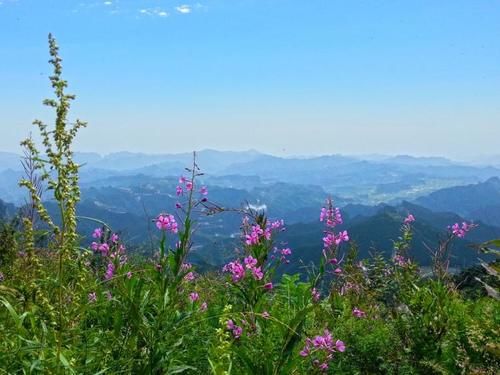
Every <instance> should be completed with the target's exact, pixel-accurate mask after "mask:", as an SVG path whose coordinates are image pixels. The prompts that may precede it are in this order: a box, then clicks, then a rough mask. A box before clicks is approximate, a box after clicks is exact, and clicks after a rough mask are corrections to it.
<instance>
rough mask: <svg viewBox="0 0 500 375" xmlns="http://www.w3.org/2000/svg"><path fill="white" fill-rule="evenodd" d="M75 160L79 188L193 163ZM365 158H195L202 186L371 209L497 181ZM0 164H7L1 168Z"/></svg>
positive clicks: (442, 162) (5, 191) (9, 158)
mask: <svg viewBox="0 0 500 375" xmlns="http://www.w3.org/2000/svg"><path fill="white" fill-rule="evenodd" d="M2 155H3V156H2ZM17 158H18V156H16V155H15V154H8V153H4V154H0V174H1V175H0V177H2V179H1V181H0V198H2V199H4V200H8V201H12V202H16V203H18V204H20V203H22V201H23V200H24V197H25V192H24V191H23V190H22V189H17V188H14V187H15V186H17V181H18V179H19V177H20V172H19V171H20V164H19V163H17V162H18V161H19V160H17ZM75 158H76V160H77V161H78V162H79V163H81V164H82V168H81V173H80V181H81V184H82V186H91V185H93V184H99V183H100V181H101V180H106V179H116V178H120V179H122V178H129V179H130V180H131V181H132V180H133V179H134V176H138V175H141V176H146V177H158V178H164V177H167V176H176V177H177V176H179V175H180V174H182V173H183V172H185V167H189V166H190V165H191V163H192V154H191V153H182V154H157V155H149V154H142V153H130V152H120V153H112V154H109V155H104V156H101V155H99V154H95V153H76V154H75ZM366 158H367V159H369V160H363V159H362V157H353V156H343V155H327V156H320V157H309V158H298V157H295V158H280V157H276V156H271V155H265V154H260V153H258V152H256V151H243V152H230V151H214V150H203V151H200V152H198V153H197V163H198V165H199V166H200V167H201V170H202V171H203V172H205V173H206V176H205V178H206V181H210V182H211V183H213V184H214V185H217V186H223V187H236V188H241V189H244V190H250V189H252V188H253V187H256V186H260V185H262V184H268V183H288V184H294V185H309V186H310V185H316V186H319V187H321V188H322V189H323V190H324V191H326V192H327V193H329V194H332V193H333V194H336V195H339V196H342V197H344V198H347V199H351V200H352V201H353V202H357V203H363V204H370V205H373V204H378V203H380V202H386V203H391V204H397V203H398V202H400V201H402V200H412V199H416V198H418V197H420V196H423V195H427V194H429V193H431V192H434V191H436V190H439V189H442V188H447V187H452V186H457V185H464V184H469V183H477V182H482V181H484V180H486V179H488V178H490V177H493V176H500V169H497V168H492V167H474V166H469V165H465V164H461V163H457V162H453V161H450V160H447V159H444V158H435V157H432V158H422V157H419V158H417V157H411V156H406V155H399V156H393V157H389V156H378V157H377V158H371V159H370V158H369V157H366ZM2 160H5V162H4V164H2ZM16 160H17V162H16ZM16 163H17V164H16ZM13 165H18V168H17V169H12V168H11V170H9V169H7V168H8V167H9V166H13Z"/></svg>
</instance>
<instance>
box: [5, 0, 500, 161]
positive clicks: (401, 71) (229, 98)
mask: <svg viewBox="0 0 500 375" xmlns="http://www.w3.org/2000/svg"><path fill="white" fill-rule="evenodd" d="M186 1H187V0H186ZM0 4H1V5H0V103H1V104H0V132H1V137H0V150H6V151H17V150H18V141H19V140H20V139H21V138H23V137H24V136H25V135H26V134H27V133H28V132H29V130H30V129H31V125H30V124H31V121H32V120H33V119H34V118H37V117H41V118H42V119H49V118H50V117H49V116H48V112H47V110H45V109H43V107H42V105H41V101H42V99H43V98H45V97H47V96H48V95H49V94H50V89H49V83H48V74H49V73H50V67H49V66H48V64H47V60H48V51H47V34H48V33H49V32H52V33H54V35H55V36H56V38H57V40H58V42H59V45H60V47H61V54H62V57H63V59H64V68H65V71H64V74H65V77H66V78H67V79H68V80H69V83H70V91H71V92H73V93H75V94H77V102H76V103H75V105H74V111H73V112H72V113H73V115H75V116H78V117H80V118H81V119H83V120H86V121H88V122H89V127H88V128H87V129H85V130H83V131H82V133H81V135H80V137H79V140H78V144H77V148H78V149H79V150H86V151H98V152H101V153H108V152H113V151H120V150H129V151H144V152H152V153H158V152H179V151H189V150H193V149H203V148H215V149H222V150H229V149H231V150H243V149H250V148H253V149H257V150H260V151H263V152H270V153H274V154H277V155H291V154H322V153H386V154H396V153H408V154H416V155H422V154H425V155H445V156H451V157H454V158H461V157H469V156H474V155H479V154H494V153H498V154H500V1H499V0H466V1H461V0H451V1H445V0H440V1H436V0H429V1H426V0H418V1H411V0H393V1H383V0H365V1H358V0H343V1H337V0H322V1H320V0H200V2H199V3H196V2H185V3H184V2H182V1H172V0H136V1H131V0H119V1H118V0H109V1H104V0H102V1H101V0H90V1H84V0H78V1H72V0H58V1H56V0H52V1H50V0H17V1H14V0H0Z"/></svg>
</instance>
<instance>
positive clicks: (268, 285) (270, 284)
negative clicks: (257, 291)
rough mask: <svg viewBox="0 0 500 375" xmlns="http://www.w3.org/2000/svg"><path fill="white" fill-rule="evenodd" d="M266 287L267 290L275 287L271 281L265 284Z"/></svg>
mask: <svg viewBox="0 0 500 375" xmlns="http://www.w3.org/2000/svg"><path fill="white" fill-rule="evenodd" d="M264 289H265V290H272V289H273V283H271V282H269V283H265V284H264Z"/></svg>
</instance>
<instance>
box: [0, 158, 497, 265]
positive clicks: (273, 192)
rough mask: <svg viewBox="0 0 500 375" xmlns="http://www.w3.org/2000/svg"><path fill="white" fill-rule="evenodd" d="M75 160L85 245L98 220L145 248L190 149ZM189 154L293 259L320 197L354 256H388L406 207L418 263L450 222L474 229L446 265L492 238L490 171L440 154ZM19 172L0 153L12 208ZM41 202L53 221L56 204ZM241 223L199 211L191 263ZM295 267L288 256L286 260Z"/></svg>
mask: <svg viewBox="0 0 500 375" xmlns="http://www.w3.org/2000/svg"><path fill="white" fill-rule="evenodd" d="M76 158H77V160H78V161H79V162H80V163H82V165H83V166H82V168H81V179H80V182H81V184H80V185H81V189H82V201H81V203H80V204H79V207H78V214H79V215H80V216H81V217H82V218H81V220H80V223H79V231H80V233H81V234H82V235H84V236H85V238H84V242H85V243H89V241H90V238H89V236H88V235H89V234H90V233H91V231H92V229H93V228H94V227H95V226H96V225H98V224H97V223H96V222H95V221H93V220H92V218H95V219H99V220H102V221H104V222H106V223H108V224H109V225H110V226H111V227H112V228H113V229H115V230H116V231H119V232H120V233H121V234H122V236H123V237H124V239H125V240H126V241H127V243H129V245H130V247H131V248H135V249H139V248H140V249H141V251H143V252H144V251H145V252H153V251H154V250H155V248H156V242H155V241H156V239H157V231H156V230H155V227H154V224H153V219H154V218H155V217H156V215H157V214H159V213H160V212H165V211H167V212H173V211H174V207H175V202H176V201H177V199H178V197H176V195H175V187H176V185H177V183H178V177H179V175H181V174H183V173H185V170H184V168H185V167H186V166H188V167H189V165H190V164H191V163H192V154H188V153H185V154H176V155H147V154H134V153H117V154H110V155H106V156H100V155H98V154H92V153H79V154H77V155H76ZM197 161H198V165H199V166H200V167H201V168H202V170H203V171H204V172H206V174H205V175H203V176H201V177H200V180H199V183H200V184H204V185H207V186H208V188H209V197H210V200H211V201H213V202H215V203H217V204H218V205H219V206H220V207H224V208H230V209H231V208H241V207H246V206H248V205H249V206H251V207H259V208H261V209H265V210H266V212H267V213H268V214H269V215H270V216H271V217H272V218H283V219H284V220H285V222H286V223H287V231H286V232H285V233H284V234H283V236H282V238H280V240H283V241H287V243H288V244H289V246H290V247H291V248H292V249H293V258H294V259H295V260H298V259H301V260H302V261H303V262H304V263H308V262H311V261H313V262H314V261H317V260H318V256H319V254H320V252H321V246H322V241H321V238H322V235H323V232H322V231H323V228H322V226H321V224H320V223H319V221H318V215H319V209H320V207H321V206H322V205H323V203H324V200H325V198H326V197H328V196H333V198H334V200H335V203H336V205H338V206H340V207H342V209H343V212H344V216H345V222H344V225H343V227H342V228H345V229H347V230H348V231H349V233H350V236H351V239H352V240H353V241H355V242H356V243H357V244H358V245H359V247H360V256H361V257H366V256H369V254H370V253H373V252H380V253H382V254H384V255H386V256H390V255H391V254H392V240H395V239H397V237H398V236H399V234H400V232H399V231H400V226H401V222H402V220H403V218H404V217H405V216H406V215H407V214H408V213H409V212H411V213H412V214H414V215H415V216H416V218H417V222H416V223H415V226H414V229H415V237H414V242H413V245H414V246H413V253H412V256H413V257H414V258H415V259H416V260H417V261H419V263H421V264H422V265H429V262H430V258H429V253H428V248H427V247H432V246H434V245H435V244H436V242H437V241H438V240H439V238H440V236H442V235H443V233H444V232H445V231H446V227H447V226H448V225H450V224H453V223H455V222H461V221H464V220H474V221H476V222H478V223H480V226H479V227H478V228H477V229H475V230H474V231H473V232H472V233H470V236H468V238H467V239H466V240H460V241H457V243H456V248H455V251H454V254H455V257H454V258H453V265H454V266H457V267H462V266H465V265H469V264H472V263H475V262H476V261H477V254H475V253H474V251H473V250H472V249H471V248H470V245H471V244H472V243H474V242H481V241H485V240H488V239H491V238H497V237H500V229H499V228H500V178H499V177H498V176H500V169H497V168H493V167H477V166H470V165H465V164H461V163H456V162H453V161H450V160H447V159H444V158H415V157H411V156H396V157H387V156H380V155H378V156H370V157H366V158H365V160H364V159H361V158H357V157H350V156H349V157H348V156H341V155H330V156H323V157H314V158H279V157H275V156H270V155H264V154H260V153H258V152H256V151H248V152H219V151H211V150H206V151H201V152H199V153H198V157H197ZM16 165H17V167H16ZM22 174H23V172H22V168H21V166H20V164H19V156H17V155H14V154H7V153H0V199H3V200H4V201H5V202H13V203H15V204H16V205H17V206H20V205H22V204H23V203H24V199H25V197H26V192H25V191H24V190H23V189H20V188H19V187H18V180H19V179H20V178H21V177H22ZM459 185H460V186H459ZM45 199H49V195H48V194H46V197H45ZM5 202H1V201H0V220H1V219H2V218H5V217H9V216H12V215H13V213H14V212H15V209H16V208H15V207H14V205H13V204H11V203H9V204H7V203H5ZM46 204H47V206H48V208H49V211H50V212H51V213H52V214H53V215H54V217H56V218H57V211H58V210H57V209H56V207H55V203H54V202H52V201H50V200H49V201H48V202H46ZM240 222H241V216H240V215H239V214H237V213H235V212H234V211H231V210H229V211H228V212H224V213H221V214H217V215H214V216H210V217H206V216H200V217H199V218H198V230H197V233H196V236H195V241H194V243H195V247H194V249H193V253H192V260H193V261H195V262H197V263H198V264H201V265H202V266H203V267H205V268H212V267H220V265H221V264H222V263H224V262H226V261H228V260H229V259H231V258H232V257H234V249H235V248H237V247H239V246H240V245H241V244H240V243H239V235H238V232H239V226H240ZM300 264H301V263H300V262H293V265H291V266H290V267H291V268H292V270H293V269H294V267H299V265H300ZM295 270H299V269H298V268H297V269H295Z"/></svg>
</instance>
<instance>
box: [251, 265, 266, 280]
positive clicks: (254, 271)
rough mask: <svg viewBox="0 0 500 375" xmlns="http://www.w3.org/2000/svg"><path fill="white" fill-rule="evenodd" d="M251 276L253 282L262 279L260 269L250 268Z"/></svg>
mask: <svg viewBox="0 0 500 375" xmlns="http://www.w3.org/2000/svg"><path fill="white" fill-rule="evenodd" d="M252 275H253V278H254V279H255V280H262V278H263V277H264V273H263V272H262V270H261V268H260V267H255V268H252Z"/></svg>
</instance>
